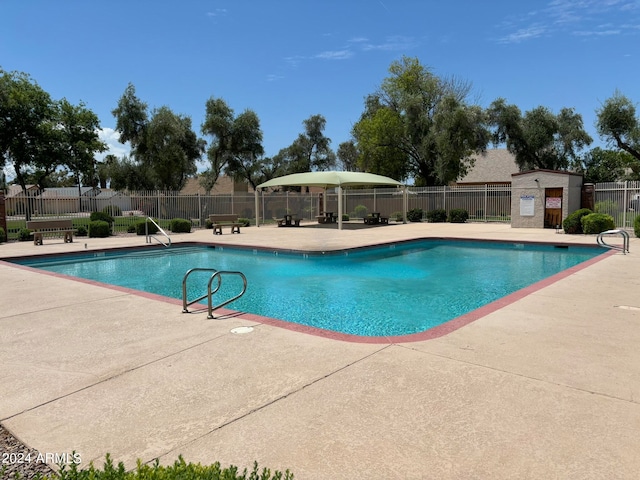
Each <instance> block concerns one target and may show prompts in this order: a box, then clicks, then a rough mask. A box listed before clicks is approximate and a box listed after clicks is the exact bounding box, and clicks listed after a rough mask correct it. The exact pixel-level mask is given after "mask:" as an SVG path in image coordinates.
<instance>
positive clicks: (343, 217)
mask: <svg viewBox="0 0 640 480" xmlns="http://www.w3.org/2000/svg"><path fill="white" fill-rule="evenodd" d="M342 221H343V222H348V221H349V215H347V214H346V213H343V214H342Z"/></svg>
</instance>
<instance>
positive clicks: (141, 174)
mask: <svg viewBox="0 0 640 480" xmlns="http://www.w3.org/2000/svg"><path fill="white" fill-rule="evenodd" d="M109 175H110V179H111V188H112V189H114V190H127V189H128V190H134V191H136V190H138V191H139V190H154V189H155V188H156V185H155V183H154V181H153V179H152V178H151V173H150V171H149V168H148V167H147V166H146V165H145V164H143V163H140V162H135V161H133V160H132V159H130V158H129V157H127V156H124V157H123V158H122V159H117V158H116V160H115V161H114V162H113V163H112V164H111V165H110V167H109Z"/></svg>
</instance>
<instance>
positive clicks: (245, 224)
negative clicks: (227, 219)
mask: <svg viewBox="0 0 640 480" xmlns="http://www.w3.org/2000/svg"><path fill="white" fill-rule="evenodd" d="M238 223H241V224H242V226H243V227H248V226H249V225H251V219H250V218H238Z"/></svg>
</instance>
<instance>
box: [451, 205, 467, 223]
mask: <svg viewBox="0 0 640 480" xmlns="http://www.w3.org/2000/svg"><path fill="white" fill-rule="evenodd" d="M468 219H469V212H467V211H466V210H465V209H464V208H452V209H451V210H449V218H448V220H449V222H451V223H464V222H466V221H467V220H468Z"/></svg>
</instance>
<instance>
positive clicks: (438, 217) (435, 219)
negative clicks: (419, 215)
mask: <svg viewBox="0 0 640 480" xmlns="http://www.w3.org/2000/svg"><path fill="white" fill-rule="evenodd" d="M427 221H428V222H429V223H442V222H446V221H447V211H446V210H444V209H443V208H436V209H435V210H429V211H428V212H427Z"/></svg>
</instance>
